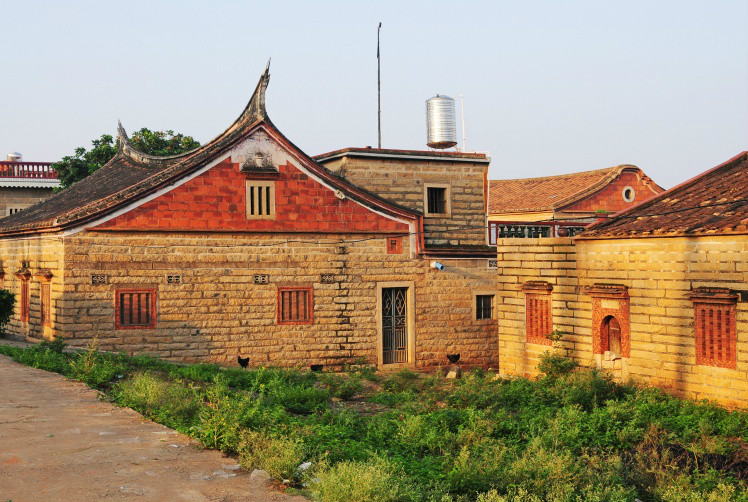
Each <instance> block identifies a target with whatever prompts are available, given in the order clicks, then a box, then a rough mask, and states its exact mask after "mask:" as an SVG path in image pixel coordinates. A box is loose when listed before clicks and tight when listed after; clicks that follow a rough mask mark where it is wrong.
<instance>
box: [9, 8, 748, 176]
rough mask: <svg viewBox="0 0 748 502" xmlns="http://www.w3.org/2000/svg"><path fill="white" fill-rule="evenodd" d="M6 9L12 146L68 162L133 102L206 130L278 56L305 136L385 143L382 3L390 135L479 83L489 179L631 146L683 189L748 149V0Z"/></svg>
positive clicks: (474, 142) (168, 123) (133, 113)
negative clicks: (436, 100)
mask: <svg viewBox="0 0 748 502" xmlns="http://www.w3.org/2000/svg"><path fill="white" fill-rule="evenodd" d="M0 12H2V18H3V44H2V47H1V48H0V54H2V61H3V66H4V68H3V74H4V77H3V78H2V79H0V110H2V117H3V118H2V120H0V153H2V155H3V157H4V155H5V154H6V153H8V152H13V151H18V152H21V153H22V154H23V156H24V160H27V161H55V160H58V159H60V158H61V157H62V156H64V155H70V154H72V153H73V151H74V150H75V148H76V147H78V146H85V147H90V144H91V140H93V139H95V138H97V137H99V136H100V135H101V134H104V133H108V134H114V133H115V130H116V124H117V120H118V119H120V120H121V121H122V123H123V125H124V126H125V128H126V129H127V130H128V131H133V130H137V129H140V128H141V127H148V128H150V129H152V130H166V129H171V130H174V131H177V132H181V133H185V134H188V135H191V136H193V137H195V138H196V139H197V140H199V141H201V142H206V141H209V140H210V139H212V138H213V137H215V136H217V135H218V134H220V133H221V132H223V131H224V130H225V129H226V127H228V126H229V125H230V124H231V123H232V122H233V121H234V119H235V118H236V117H237V116H238V115H239V113H240V112H241V111H242V109H243V108H244V106H245V105H246V102H247V100H248V99H249V97H250V94H251V92H252V91H253V90H254V88H255V86H256V84H257V80H258V78H259V76H260V74H261V73H262V71H263V69H264V67H265V64H266V62H267V60H268V58H272V63H271V79H270V86H269V88H268V91H267V108H268V114H269V116H270V118H271V119H272V121H273V123H274V124H275V125H276V126H277V127H278V128H279V129H280V130H281V132H283V133H284V134H285V135H286V136H287V137H288V138H289V139H290V140H291V141H293V142H294V143H295V144H296V145H297V146H299V147H300V148H301V149H302V150H304V151H305V152H306V153H307V154H309V155H316V154H320V153H324V152H327V151H331V150H335V149H339V148H345V147H352V146H357V147H361V146H367V145H372V146H376V142H377V60H376V42H377V25H378V23H379V22H380V21H381V22H382V31H381V54H382V146H383V147H384V148H404V149H426V145H425V143H426V120H425V101H426V100H427V99H428V98H430V97H432V96H434V95H435V94H437V93H438V94H442V95H448V96H452V97H457V96H459V95H462V96H464V107H465V123H466V136H467V149H468V150H471V151H482V152H489V154H490V157H491V167H490V177H491V178H493V179H498V178H523V177H531V176H550V175H554V174H563V173H568V172H574V171H584V170H590V169H600V168H604V167H609V166H613V165H618V164H635V165H637V166H639V167H640V168H642V169H643V170H644V172H645V173H647V174H648V175H649V176H650V177H651V178H653V179H654V180H655V181H656V182H657V183H659V184H660V185H662V186H664V187H666V188H668V187H671V186H673V185H675V184H677V183H680V182H682V181H684V180H686V179H688V178H690V177H692V176H695V175H696V174H698V173H700V172H702V171H704V170H706V169H708V168H711V167H713V166H715V165H717V164H719V163H721V162H723V161H726V160H728V159H729V158H731V157H733V156H735V155H737V154H738V153H740V152H741V151H744V150H746V149H748V2H746V1H745V0H713V1H703V0H701V1H689V0H671V1H665V0H647V1H639V0H626V1H618V0H606V1H599V0H589V1H583V0H546V1H539V0H527V1H520V0H514V1H492V2H488V1H486V2H477V1H460V2H457V1H452V2H442V1H436V0H431V1H422V2H421V1H412V2H409V1H402V0H401V1H391V2H390V1H378V2H364V1H339V2H334V1H314V2H309V1H307V2H294V1H290V0H286V1H284V2H272V1H264V2H250V1H241V2H240V1H220V0H214V1H212V2H197V1H188V0H186V1H173V2H172V1H156V0H151V1H139V0H134V1H128V2H113V1H112V2H102V1H96V2H83V1H75V0H71V1H69V2H51V1H50V2H38V1H33V0H32V1H24V2H12V1H10V0H0ZM457 109H458V127H459V110H460V103H459V101H458V105H457ZM461 136H462V132H461V131H459V132H458V137H460V138H461Z"/></svg>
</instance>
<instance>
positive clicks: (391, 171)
mask: <svg viewBox="0 0 748 502" xmlns="http://www.w3.org/2000/svg"><path fill="white" fill-rule="evenodd" d="M324 165H325V167H327V168H328V169H330V170H331V171H333V172H335V173H337V174H339V175H341V176H343V177H345V178H346V179H347V180H348V181H350V182H352V183H353V184H355V185H359V186H361V187H363V188H365V189H367V190H369V191H371V192H373V193H376V194H378V195H380V196H381V197H383V198H385V199H387V200H391V201H393V202H395V203H397V204H400V205H402V206H405V207H409V208H411V209H415V210H417V211H421V212H424V185H425V184H428V183H439V184H446V185H448V186H449V190H450V193H451V197H450V198H451V201H450V202H451V204H450V205H451V214H450V216H449V217H446V218H444V217H426V218H424V229H425V230H426V232H427V233H426V244H427V245H429V244H432V245H485V244H486V243H487V241H486V236H487V233H486V229H485V226H486V221H485V220H486V217H485V197H484V183H485V176H486V173H487V172H488V164H485V163H483V164H479V163H475V164H474V163H470V162H450V161H449V160H444V161H433V160H430V161H419V160H417V159H415V160H404V159H389V158H357V157H345V158H343V159H336V160H333V161H330V162H327V163H325V164H324Z"/></svg>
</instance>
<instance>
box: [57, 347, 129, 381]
mask: <svg viewBox="0 0 748 502" xmlns="http://www.w3.org/2000/svg"><path fill="white" fill-rule="evenodd" d="M52 343H57V340H55V342H52ZM97 346H98V340H97V339H94V340H93V342H91V343H90V344H89V345H88V349H87V350H85V351H84V352H78V353H76V354H73V355H71V356H70V358H69V360H68V364H69V365H70V376H71V377H72V378H75V379H77V380H80V381H82V382H84V383H86V384H88V385H90V386H91V387H95V388H101V387H103V386H104V385H107V384H109V382H111V381H112V380H113V379H114V377H115V376H116V375H118V374H122V373H124V372H125V371H126V370H127V368H126V367H125V365H124V364H122V363H119V364H118V363H117V362H115V360H114V359H110V358H107V357H106V356H105V355H104V354H100V353H99V352H98V351H97ZM62 347H64V344H63V345H62V346H60V352H62Z"/></svg>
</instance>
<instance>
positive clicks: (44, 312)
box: [39, 282, 52, 326]
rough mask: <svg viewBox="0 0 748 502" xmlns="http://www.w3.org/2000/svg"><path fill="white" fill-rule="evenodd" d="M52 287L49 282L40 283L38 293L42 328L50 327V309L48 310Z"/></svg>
mask: <svg viewBox="0 0 748 502" xmlns="http://www.w3.org/2000/svg"><path fill="white" fill-rule="evenodd" d="M51 289H52V285H51V284H50V283H49V282H42V283H41V284H40V291H39V303H40V312H41V321H42V326H51V325H52V309H51V308H50V291H51Z"/></svg>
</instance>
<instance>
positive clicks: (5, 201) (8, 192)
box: [0, 187, 52, 218]
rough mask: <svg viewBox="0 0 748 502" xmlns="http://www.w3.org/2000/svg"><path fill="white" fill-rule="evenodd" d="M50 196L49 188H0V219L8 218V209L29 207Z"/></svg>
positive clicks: (50, 190)
mask: <svg viewBox="0 0 748 502" xmlns="http://www.w3.org/2000/svg"><path fill="white" fill-rule="evenodd" d="M51 195H52V189H51V188H21V187H2V188H0V218H5V217H6V216H8V208H18V207H22V208H25V207H29V206H33V205H34V204H36V203H37V202H39V201H41V200H44V199H46V198H48V197H49V196H51Z"/></svg>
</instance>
